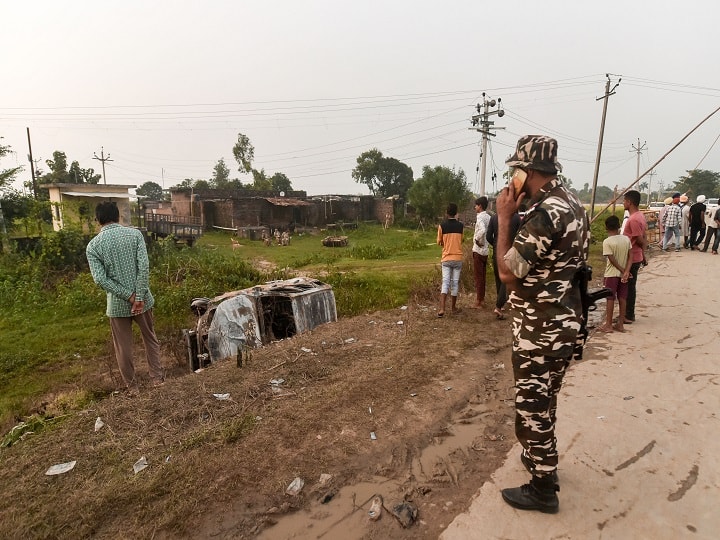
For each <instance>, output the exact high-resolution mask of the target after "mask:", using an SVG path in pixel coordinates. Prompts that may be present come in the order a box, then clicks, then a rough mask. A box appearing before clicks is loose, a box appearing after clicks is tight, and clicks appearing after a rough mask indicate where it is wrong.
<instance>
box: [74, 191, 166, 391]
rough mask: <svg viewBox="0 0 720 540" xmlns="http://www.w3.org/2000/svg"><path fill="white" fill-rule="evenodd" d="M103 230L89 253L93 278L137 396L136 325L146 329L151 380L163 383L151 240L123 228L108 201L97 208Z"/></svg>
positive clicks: (124, 375) (124, 373)
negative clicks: (152, 286)
mask: <svg viewBox="0 0 720 540" xmlns="http://www.w3.org/2000/svg"><path fill="white" fill-rule="evenodd" d="M95 218H96V219H97V220H98V223H100V225H101V226H102V229H100V232H99V233H98V235H97V236H96V237H95V238H93V239H92V240H90V243H89V244H88V246H87V249H86V250H85V253H86V255H87V259H88V263H89V264H90V272H91V273H92V277H93V280H95V283H97V284H98V285H99V286H100V287H101V288H102V289H103V290H105V292H107V311H106V315H107V316H108V317H109V318H110V329H111V330H112V337H113V345H114V347H115V356H116V357H117V363H118V368H120V374H121V375H122V378H123V381H124V382H125V385H126V386H127V388H128V390H129V391H130V392H131V393H135V392H137V381H136V379H135V365H134V364H133V334H132V323H133V321H135V323H136V324H137V325H138V326H139V327H140V331H141V332H142V338H143V343H144V344H145V354H146V356H147V362H148V366H149V368H150V378H151V379H152V380H153V383H154V385H155V386H159V385H161V384H162V383H163V380H164V377H163V368H162V364H161V363H160V343H159V342H158V340H157V337H156V336H155V329H154V326H153V312H152V308H153V305H154V304H155V300H154V299H153V296H152V294H151V293H150V285H149V279H150V263H149V261H148V255H147V249H146V248H145V239H144V238H143V235H142V233H141V232H140V231H138V230H137V229H133V228H131V227H125V226H123V225H120V223H118V222H119V220H120V211H119V210H118V207H117V205H116V204H115V203H112V202H103V203H100V204H98V206H97V208H95Z"/></svg>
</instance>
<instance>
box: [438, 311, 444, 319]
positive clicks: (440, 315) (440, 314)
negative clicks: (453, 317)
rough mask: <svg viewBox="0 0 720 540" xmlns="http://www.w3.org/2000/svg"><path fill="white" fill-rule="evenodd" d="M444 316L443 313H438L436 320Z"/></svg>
mask: <svg viewBox="0 0 720 540" xmlns="http://www.w3.org/2000/svg"><path fill="white" fill-rule="evenodd" d="M444 316H445V312H444V311H441V312H440V313H438V319H442V318H443V317H444Z"/></svg>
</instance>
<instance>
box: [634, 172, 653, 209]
mask: <svg viewBox="0 0 720 540" xmlns="http://www.w3.org/2000/svg"><path fill="white" fill-rule="evenodd" d="M656 174H657V173H656V172H655V171H654V170H652V171H650V172H649V173H648V176H649V177H650V180H648V200H647V203H648V206H650V194H651V193H652V179H653V176H655V175H656ZM638 176H640V173H638Z"/></svg>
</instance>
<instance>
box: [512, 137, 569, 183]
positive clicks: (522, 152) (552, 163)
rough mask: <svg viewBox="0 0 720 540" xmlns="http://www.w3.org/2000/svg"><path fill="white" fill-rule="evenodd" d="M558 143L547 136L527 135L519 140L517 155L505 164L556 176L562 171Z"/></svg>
mask: <svg viewBox="0 0 720 540" xmlns="http://www.w3.org/2000/svg"><path fill="white" fill-rule="evenodd" d="M557 146H558V145H557V141H556V140H555V139H553V138H552V137H546V136H545V135H525V136H524V137H521V138H520V140H518V143H517V149H516V150H515V153H514V154H513V155H512V156H510V157H509V158H508V159H507V160H506V161H505V163H507V164H508V165H509V166H510V167H525V168H526V169H535V170H536V171H542V172H546V173H551V174H555V173H558V172H560V171H562V165H560V163H558V160H557Z"/></svg>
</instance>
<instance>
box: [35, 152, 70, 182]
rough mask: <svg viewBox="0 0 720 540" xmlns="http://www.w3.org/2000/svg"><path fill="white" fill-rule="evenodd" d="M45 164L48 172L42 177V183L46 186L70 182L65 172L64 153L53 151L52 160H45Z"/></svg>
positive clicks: (65, 158) (65, 161)
mask: <svg viewBox="0 0 720 540" xmlns="http://www.w3.org/2000/svg"><path fill="white" fill-rule="evenodd" d="M45 164H46V165H47V166H48V169H50V172H49V173H47V174H46V175H45V176H43V177H42V182H43V183H46V184H69V183H71V182H72V180H71V179H70V173H69V172H68V170H67V168H68V167H67V156H66V155H65V152H60V151H58V150H55V151H54V152H53V158H52V159H47V160H45Z"/></svg>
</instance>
